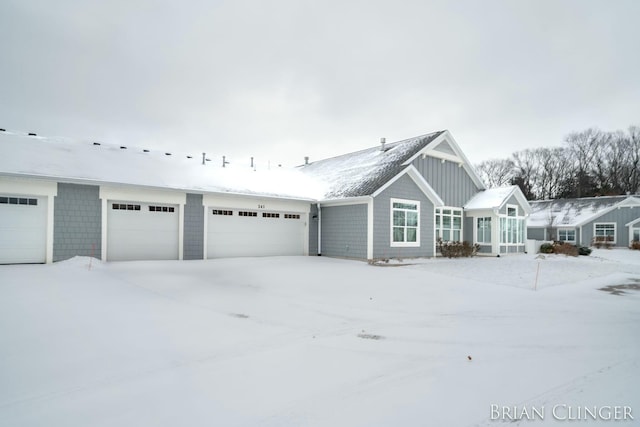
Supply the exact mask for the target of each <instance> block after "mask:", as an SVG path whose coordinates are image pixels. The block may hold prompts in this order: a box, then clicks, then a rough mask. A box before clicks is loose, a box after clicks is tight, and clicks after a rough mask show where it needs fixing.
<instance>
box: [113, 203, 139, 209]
mask: <svg viewBox="0 0 640 427" xmlns="http://www.w3.org/2000/svg"><path fill="white" fill-rule="evenodd" d="M111 209H113V210H121V211H139V210H140V205H127V204H124V203H114V204H112V205H111Z"/></svg>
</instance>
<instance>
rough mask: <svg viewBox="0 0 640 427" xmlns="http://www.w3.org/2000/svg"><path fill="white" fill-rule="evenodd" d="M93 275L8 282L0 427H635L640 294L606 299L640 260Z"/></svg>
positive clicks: (226, 266) (299, 262)
mask: <svg viewBox="0 0 640 427" xmlns="http://www.w3.org/2000/svg"><path fill="white" fill-rule="evenodd" d="M88 264H89V261H88V259H86V258H76V259H73V260H70V261H66V262H61V263H57V264H54V265H35V266H0V425H2V426H5V425H6V426H41V425H46V426H176V425H184V426H235V425H241V426H253V425H261V426H300V425H310V426H370V425H373V426H399V425H403V426H416V425H433V426H474V425H495V424H496V423H498V421H497V420H491V418H490V417H491V412H490V410H491V405H492V404H497V405H501V406H502V405H504V406H513V405H518V407H522V406H526V405H529V406H536V407H547V408H548V411H550V410H551V407H552V406H554V405H557V404H566V405H573V406H575V407H577V406H579V405H582V406H594V405H621V406H630V407H631V408H632V409H633V414H634V417H635V422H638V420H640V393H639V391H640V388H639V386H638V384H640V333H639V332H638V331H639V327H640V291H635V290H628V291H627V293H626V294H623V295H613V294H611V293H609V292H605V291H601V290H599V288H602V287H604V286H607V285H619V284H630V283H636V282H635V279H640V252H632V251H628V250H612V251H605V250H599V251H595V252H594V254H593V255H592V256H590V257H580V258H566V257H563V256H562V257H555V256H552V257H547V258H545V259H537V258H535V257H534V256H533V255H518V256H512V257H503V258H475V259H462V260H445V259H437V260H424V261H420V262H418V263H417V264H416V265H410V266H404V267H375V266H370V265H367V264H365V263H361V262H355V261H345V260H337V259H328V258H322V257H320V258H318V257H282V258H253V259H250V258H245V259H226V260H213V261H188V262H129V263H109V264H101V263H99V262H96V261H95V260H94V261H93V263H92V267H91V269H89V268H88ZM536 276H537V283H536ZM534 287H535V289H536V290H534ZM469 356H470V357H471V360H469ZM566 422H567V421H562V420H556V419H553V418H552V417H551V415H550V413H549V412H547V417H545V420H537V421H534V422H529V423H527V422H525V421H522V422H521V423H520V424H522V425H539V424H540V425H542V424H552V425H556V424H557V425H562V424H563V423H565V424H566ZM611 422H612V421H602V424H603V425H609V424H610V423H611ZM575 423H577V421H576V422H574V424H575ZM592 424H593V422H591V423H587V424H586V425H592ZM617 424H622V425H632V424H633V421H629V420H627V422H626V423H624V422H622V423H621V422H617V423H616V425H617ZM516 425H518V423H516ZM580 425H585V422H582V423H580Z"/></svg>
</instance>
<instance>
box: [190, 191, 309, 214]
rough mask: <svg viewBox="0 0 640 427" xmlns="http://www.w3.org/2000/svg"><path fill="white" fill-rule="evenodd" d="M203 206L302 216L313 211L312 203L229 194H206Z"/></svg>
mask: <svg viewBox="0 0 640 427" xmlns="http://www.w3.org/2000/svg"><path fill="white" fill-rule="evenodd" d="M202 204H203V205H204V206H208V207H221V206H224V207H228V208H232V209H247V210H248V209H252V210H257V211H259V212H263V211H280V212H295V213H300V214H305V213H309V212H310V211H311V203H309V202H304V201H299V200H285V199H275V198H271V199H269V198H264V197H261V196H252V197H250V196H237V195H229V194H204V195H203V196H202Z"/></svg>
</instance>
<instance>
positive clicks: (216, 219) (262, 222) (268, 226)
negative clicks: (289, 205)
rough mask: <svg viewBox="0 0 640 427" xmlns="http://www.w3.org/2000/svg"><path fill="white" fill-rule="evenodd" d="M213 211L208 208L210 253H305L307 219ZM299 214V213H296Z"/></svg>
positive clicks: (229, 255)
mask: <svg viewBox="0 0 640 427" xmlns="http://www.w3.org/2000/svg"><path fill="white" fill-rule="evenodd" d="M225 211H226V212H233V215H213V214H212V209H208V210H207V218H208V219H207V220H208V232H207V257H208V258H221V257H241V256H280V255H303V254H304V242H305V239H304V236H305V233H306V226H305V221H304V219H301V218H285V212H271V213H270V214H273V215H276V214H277V215H278V217H263V216H262V212H258V213H257V216H255V217H251V216H240V215H238V211H237V210H229V209H227V210H225ZM296 215H298V214H296ZM298 216H301V215H298Z"/></svg>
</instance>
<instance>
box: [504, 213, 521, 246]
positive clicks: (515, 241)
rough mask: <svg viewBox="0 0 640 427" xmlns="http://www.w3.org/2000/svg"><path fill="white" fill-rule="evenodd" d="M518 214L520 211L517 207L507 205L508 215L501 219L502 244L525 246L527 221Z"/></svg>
mask: <svg viewBox="0 0 640 427" xmlns="http://www.w3.org/2000/svg"><path fill="white" fill-rule="evenodd" d="M518 214H519V210H518V207H517V206H512V205H507V215H506V216H501V217H500V243H501V244H506V245H522V244H524V233H525V228H526V227H525V219H524V217H523V216H518ZM503 215H504V214H503Z"/></svg>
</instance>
